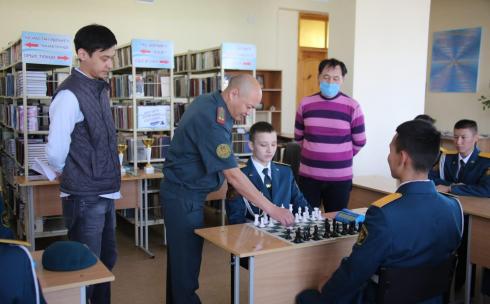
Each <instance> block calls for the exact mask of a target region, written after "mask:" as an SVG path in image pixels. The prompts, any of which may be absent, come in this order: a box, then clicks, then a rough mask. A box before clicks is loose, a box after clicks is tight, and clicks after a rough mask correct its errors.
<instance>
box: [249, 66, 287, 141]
mask: <svg viewBox="0 0 490 304" xmlns="http://www.w3.org/2000/svg"><path fill="white" fill-rule="evenodd" d="M256 78H257V80H258V81H259V83H260V85H261V87H262V108H261V109H257V111H256V114H255V120H256V121H266V122H268V123H270V124H271V125H272V126H273V127H274V129H275V130H276V132H277V134H280V133H281V108H282V107H281V103H282V102H281V100H282V98H281V96H282V71H280V70H262V69H258V70H257V73H256Z"/></svg>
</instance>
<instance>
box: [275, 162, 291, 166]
mask: <svg viewBox="0 0 490 304" xmlns="http://www.w3.org/2000/svg"><path fill="white" fill-rule="evenodd" d="M273 163H274V164H277V165H282V166H286V167H291V165H290V164H286V163H281V162H276V161H273Z"/></svg>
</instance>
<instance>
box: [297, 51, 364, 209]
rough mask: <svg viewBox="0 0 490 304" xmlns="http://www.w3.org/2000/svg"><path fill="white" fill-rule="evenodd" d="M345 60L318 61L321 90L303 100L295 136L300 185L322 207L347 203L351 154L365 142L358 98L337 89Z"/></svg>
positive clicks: (316, 204) (328, 207) (298, 112)
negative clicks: (298, 145) (299, 158)
mask: <svg viewBox="0 0 490 304" xmlns="http://www.w3.org/2000/svg"><path fill="white" fill-rule="evenodd" d="M346 74H347V68H346V67H345V64H344V63H343V62H341V61H339V60H336V59H333V58H332V59H325V60H323V61H322V62H320V65H319V67H318V81H319V83H320V92H318V93H316V94H314V95H311V96H308V97H305V98H303V100H301V103H300V105H299V107H298V110H297V113H296V123H295V139H296V141H297V142H298V143H299V144H300V145H301V162H300V167H299V187H300V189H301V191H302V192H303V194H304V195H305V197H306V199H307V200H308V201H309V202H310V204H311V205H312V207H319V206H320V204H321V203H322V201H323V206H324V208H325V211H326V212H329V211H337V210H340V209H342V208H345V207H347V204H348V202H349V195H350V191H351V188H352V159H353V157H354V155H356V154H357V153H358V152H359V151H360V150H361V148H362V147H363V146H364V145H365V144H366V134H365V132H364V115H363V113H362V110H361V107H360V105H359V103H357V101H355V100H354V99H352V98H350V97H349V96H347V95H345V94H344V93H342V92H340V86H341V85H342V83H343V81H344V77H345V75H346Z"/></svg>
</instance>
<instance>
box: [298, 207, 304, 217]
mask: <svg viewBox="0 0 490 304" xmlns="http://www.w3.org/2000/svg"><path fill="white" fill-rule="evenodd" d="M298 213H299V215H300V216H301V214H303V213H302V212H301V207H298Z"/></svg>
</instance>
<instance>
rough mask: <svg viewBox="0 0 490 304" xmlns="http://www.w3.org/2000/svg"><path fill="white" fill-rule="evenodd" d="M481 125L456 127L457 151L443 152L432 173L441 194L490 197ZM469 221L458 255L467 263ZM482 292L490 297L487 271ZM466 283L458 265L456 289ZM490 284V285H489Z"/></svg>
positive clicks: (467, 123)
mask: <svg viewBox="0 0 490 304" xmlns="http://www.w3.org/2000/svg"><path fill="white" fill-rule="evenodd" d="M477 142H478V125H477V123H476V122H475V121H473V120H469V119H462V120H460V121H458V122H457V123H456V124H455V125H454V145H455V146H456V151H448V150H443V153H442V154H441V157H440V159H439V162H438V163H437V164H436V165H435V166H434V168H433V169H432V171H431V174H430V178H431V179H432V180H434V182H435V184H436V185H437V190H438V191H440V192H447V193H452V194H456V195H463V196H479V197H490V153H483V152H480V150H479V149H478V147H477V146H476V143H477ZM467 222H468V218H467V216H466V217H465V229H464V230H465V234H464V237H463V241H462V243H461V247H460V250H459V251H458V255H459V260H460V261H465V260H466V247H467V244H468V233H467V232H466V231H467V228H468V223H467ZM483 277H484V280H483V282H484V283H483V284H482V292H483V293H485V294H487V295H490V279H489V277H490V272H489V271H488V270H486V269H485V270H484V273H483ZM465 279H466V263H458V267H457V270H456V279H455V287H456V289H459V288H460V287H461V286H463V283H464V282H465ZM487 282H488V283H487Z"/></svg>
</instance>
